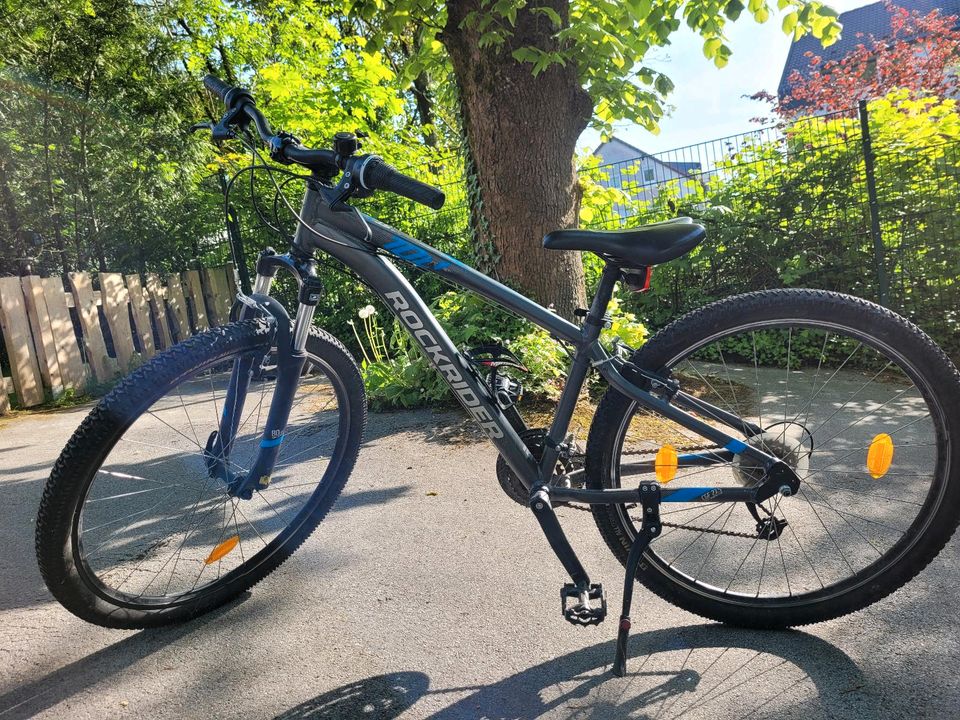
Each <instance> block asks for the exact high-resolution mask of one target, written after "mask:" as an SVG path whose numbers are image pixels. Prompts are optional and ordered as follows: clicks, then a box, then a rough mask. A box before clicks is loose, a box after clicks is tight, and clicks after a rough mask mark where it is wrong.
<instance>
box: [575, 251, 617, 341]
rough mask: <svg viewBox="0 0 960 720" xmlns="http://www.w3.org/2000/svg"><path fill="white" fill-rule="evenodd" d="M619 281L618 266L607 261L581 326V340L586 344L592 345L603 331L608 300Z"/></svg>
mask: <svg viewBox="0 0 960 720" xmlns="http://www.w3.org/2000/svg"><path fill="white" fill-rule="evenodd" d="M619 279H620V266H619V265H614V264H613V263H612V262H610V261H609V260H608V261H607V264H606V265H604V266H603V273H602V274H601V275H600V283H599V284H598V285H597V292H596V294H595V295H594V296H593V302H592V303H590V310H589V312H587V317H586V318H585V319H584V324H583V339H584V341H585V342H586V343H587V344H590V343H592V342H593V341H594V340H596V339H597V338H598V337H600V331H601V330H602V329H603V318H604V316H605V315H606V314H607V307H608V306H609V305H610V299H611V298H612V297H613V289H614V287H615V286H616V284H617V280H619Z"/></svg>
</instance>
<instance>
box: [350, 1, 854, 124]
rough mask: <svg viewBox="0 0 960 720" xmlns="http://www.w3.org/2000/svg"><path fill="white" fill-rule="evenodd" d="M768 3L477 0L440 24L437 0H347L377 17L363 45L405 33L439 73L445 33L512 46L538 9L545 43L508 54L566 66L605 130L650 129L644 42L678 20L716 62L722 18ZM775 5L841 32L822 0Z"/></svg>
mask: <svg viewBox="0 0 960 720" xmlns="http://www.w3.org/2000/svg"><path fill="white" fill-rule="evenodd" d="M773 5H774V3H768V2H767V1H766V0H749V1H748V2H746V3H744V2H741V1H740V0H692V1H691V0H666V1H665V2H653V0H629V1H627V2H607V1H606V0H570V2H560V3H557V2H545V1H543V0H481V2H479V3H477V6H478V8H477V9H476V10H474V11H472V12H470V13H468V14H467V16H466V18H465V20H464V22H463V25H462V26H461V27H456V28H451V27H447V5H446V3H445V2H441V1H439V0H353V2H352V4H351V5H350V9H351V12H352V13H355V14H356V15H357V16H359V17H360V18H362V19H363V20H364V21H365V22H371V23H375V24H376V29H377V30H378V32H375V33H373V35H372V37H371V38H370V40H369V43H370V45H369V46H368V47H370V48H377V47H379V46H380V45H381V44H383V43H387V42H389V41H390V38H392V37H394V36H395V35H397V34H404V33H406V34H409V33H413V34H414V35H415V36H416V37H417V38H418V43H417V52H416V54H415V55H414V57H413V59H412V66H413V67H416V68H427V69H429V70H430V72H432V73H433V74H435V75H438V76H439V75H440V74H442V73H446V72H449V61H448V59H447V57H446V55H445V53H444V50H443V45H442V41H443V40H444V37H445V35H444V34H445V33H456V32H461V31H463V30H466V29H470V30H473V31H476V32H478V33H479V34H480V38H479V48H480V49H481V50H482V51H484V52H498V51H499V50H501V49H503V48H506V47H508V46H512V45H513V44H512V43H508V42H507V41H508V39H509V38H511V36H512V34H513V29H514V27H515V26H516V24H517V16H518V13H520V12H525V11H526V12H533V13H536V14H538V15H540V16H541V17H542V22H543V23H544V24H546V26H547V27H549V28H550V29H551V30H552V32H549V33H546V39H547V42H543V43H534V44H529V45H521V46H520V47H517V48H516V49H513V50H511V51H510V52H511V53H512V56H513V59H514V60H516V61H517V62H520V63H524V64H526V65H529V66H530V71H531V73H532V74H534V75H539V74H541V73H543V72H545V71H546V70H547V69H548V68H549V67H551V66H552V65H563V66H567V65H569V64H573V65H574V66H575V67H576V68H577V71H578V75H579V78H580V82H581V83H582V85H583V87H585V88H586V89H587V90H588V91H589V93H590V96H591V100H592V101H593V105H594V111H595V116H594V123H595V125H596V126H597V127H599V128H603V129H606V130H609V129H610V127H611V124H612V123H613V122H614V121H615V120H630V121H633V122H636V123H639V124H641V125H643V126H644V127H647V128H650V129H655V128H656V126H657V123H658V121H659V120H660V118H661V117H662V116H663V107H664V104H665V100H666V97H667V96H668V95H669V93H670V92H671V91H672V90H673V82H672V81H671V80H670V78H669V77H668V76H667V75H666V74H664V73H663V72H661V71H660V70H657V69H656V68H654V67H652V66H651V65H648V64H647V63H646V62H645V61H646V60H647V56H648V55H649V54H650V51H651V50H653V49H655V48H659V47H664V46H666V45H668V44H669V42H670V37H671V36H672V35H673V33H675V32H676V31H677V30H678V29H679V28H680V25H681V23H684V24H686V25H687V27H689V28H690V29H692V30H693V31H695V32H697V33H698V34H699V35H700V36H701V37H702V38H703V54H704V57H706V58H707V59H708V60H711V61H713V63H714V64H715V65H716V66H717V67H723V66H724V65H726V64H727V62H728V60H729V58H730V56H731V54H732V50H731V49H730V47H729V46H728V45H727V38H726V35H725V30H726V26H727V24H728V23H730V22H734V21H736V20H738V19H739V18H740V17H741V16H742V15H743V14H744V12H746V13H747V14H748V15H750V16H752V18H753V19H754V20H755V21H756V22H759V23H763V22H766V21H767V19H768V18H769V17H770V14H771V11H773V9H774V8H773ZM775 5H776V9H778V10H781V11H784V10H786V11H788V12H787V13H786V15H785V16H784V20H783V29H784V31H785V32H786V33H789V34H792V35H793V36H794V37H800V36H802V35H804V34H806V33H807V32H811V33H813V34H814V36H815V37H817V38H820V39H821V40H822V41H823V42H824V44H830V43H832V42H834V41H835V40H836V38H837V37H839V34H840V25H839V23H838V22H837V20H836V18H837V14H836V13H835V12H834V11H833V10H831V9H830V8H829V7H827V6H826V5H824V4H822V3H820V2H818V1H816V0H811V1H808V0H777V2H776V3H775Z"/></svg>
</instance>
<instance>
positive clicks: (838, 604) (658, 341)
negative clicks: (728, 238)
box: [586, 289, 960, 628]
mask: <svg viewBox="0 0 960 720" xmlns="http://www.w3.org/2000/svg"><path fill="white" fill-rule="evenodd" d="M791 319H804V320H808V321H817V322H830V323H834V324H837V325H839V326H843V327H846V328H848V329H856V330H857V331H858V332H860V333H861V334H863V335H864V336H866V337H869V338H872V339H873V340H875V341H876V342H877V343H878V344H880V345H883V346H885V347H893V348H896V350H897V352H899V353H900V355H902V357H903V358H905V359H906V361H907V362H908V363H909V364H910V366H911V367H912V368H913V370H914V371H915V372H916V373H917V374H918V376H919V377H918V379H919V380H920V382H921V383H922V385H923V387H922V388H920V389H921V391H922V392H923V393H924V395H925V398H926V400H927V401H928V403H931V402H932V403H933V405H934V406H936V408H937V409H938V412H939V413H940V416H941V421H942V430H943V437H942V438H938V442H937V445H938V453H939V455H938V457H939V458H941V459H942V464H940V465H939V466H938V471H937V474H936V477H935V478H934V481H933V482H932V483H931V490H930V493H931V495H930V498H932V497H933V494H934V492H935V491H936V497H937V502H936V503H931V504H930V507H929V509H928V510H927V511H926V518H925V520H926V521H925V522H924V523H919V522H918V521H915V522H914V523H913V524H912V525H911V526H910V528H909V530H908V532H907V533H905V535H904V538H903V539H902V541H901V542H899V543H897V544H896V545H895V546H894V547H892V548H891V549H890V550H888V552H887V553H886V554H885V555H883V558H886V557H887V556H894V555H895V556H896V557H895V558H894V559H892V560H891V561H890V562H889V563H886V564H885V565H884V566H883V568H882V571H877V568H873V566H869V567H867V568H864V569H863V570H861V571H860V572H858V573H856V574H854V575H852V576H851V577H850V578H848V580H847V581H846V582H845V583H841V584H840V585H838V586H837V587H833V588H832V589H831V590H830V591H829V592H822V593H817V592H813V593H809V594H808V596H805V597H802V598H799V599H789V598H788V599H783V600H780V601H773V600H770V599H767V598H758V599H757V600H756V601H751V599H749V598H748V599H744V598H742V597H738V598H737V599H736V600H735V601H734V600H731V599H729V598H724V597H722V593H720V594H711V593H710V592H707V591H706V590H705V589H704V588H701V587H697V586H695V585H694V584H693V583H690V582H688V581H687V580H684V579H682V578H680V577H679V575H678V574H677V573H673V572H671V571H670V569H669V568H668V567H666V563H665V561H664V560H662V559H660V558H658V557H657V556H656V542H655V543H654V544H653V545H652V546H651V548H650V549H648V551H647V552H646V553H645V555H644V557H643V560H642V561H641V566H640V569H639V570H638V573H637V580H638V581H640V582H641V583H642V584H643V585H645V586H646V587H647V588H648V589H650V590H651V591H652V592H654V593H655V594H657V595H658V596H660V597H661V598H663V599H664V600H666V601H668V602H670V603H672V604H674V605H677V606H679V607H681V608H683V609H685V610H687V611H689V612H692V613H694V614H697V615H700V616H703V617H706V618H709V619H712V620H716V621H719V622H723V623H728V624H732V625H736V626H740V627H749V628H785V627H790V626H798V625H805V624H809V623H815V622H822V621H824V620H829V619H832V618H837V617H841V616H843V615H846V614H848V613H851V612H855V611H857V610H860V609H863V608H865V607H867V606H868V605H871V604H872V603H875V602H877V601H878V600H880V599H882V598H884V597H886V596H887V595H889V594H891V593H892V592H894V591H896V590H897V589H899V588H900V587H902V586H903V585H904V584H905V583H907V582H908V581H909V580H911V579H912V578H913V577H914V576H916V575H917V573H919V572H920V571H921V570H922V569H923V568H925V567H926V566H927V565H928V564H929V563H930V562H931V561H932V560H933V559H934V557H936V555H937V554H938V553H939V552H940V551H941V550H942V549H943V547H944V546H945V544H946V543H947V542H948V540H949V539H950V537H951V536H952V535H953V533H954V531H955V530H956V528H957V525H958V522H960V513H958V512H957V510H958V508H960V435H958V432H960V403H958V402H957V399H958V398H960V375H958V373H957V369H956V367H954V365H953V363H952V362H951V361H950V359H949V358H948V357H947V356H946V355H945V354H944V353H943V351H942V350H941V349H940V348H939V347H938V346H937V345H936V344H935V343H934V342H933V340H932V339H931V338H930V337H929V336H927V335H926V334H924V333H923V332H922V331H921V330H920V329H919V328H917V327H916V326H915V325H913V324H912V323H910V322H909V321H907V320H906V319H904V318H903V317H901V316H899V315H897V314H895V313H893V312H892V311H890V310H888V309H886V308H883V307H881V306H879V305H876V304H874V303H871V302H868V301H866V300H863V299H860V298H856V297H852V296H848V295H842V294H838V293H832V292H826V291H818V290H795V289H790V290H770V291H760V292H754V293H749V294H745V295H740V296H734V297H731V298H728V299H725V300H721V301H719V302H716V303H713V304H710V305H708V306H705V307H703V308H701V309H698V310H694V311H693V312H691V313H689V314H687V315H685V316H683V317H682V318H680V319H678V320H676V321H674V322H673V323H671V324H670V325H668V326H667V327H665V328H664V329H663V330H661V331H660V332H658V333H657V334H656V335H655V336H654V337H653V338H651V339H650V340H649V341H648V342H647V343H646V344H645V345H644V346H643V347H642V348H641V349H640V350H639V351H638V352H637V353H636V354H635V355H634V357H633V362H634V363H636V364H637V365H638V366H640V367H644V368H649V369H651V370H655V371H658V372H661V373H663V372H667V371H668V369H669V365H670V364H671V362H672V361H673V360H674V359H675V358H679V357H683V356H684V355H685V353H688V352H689V351H690V348H695V347H697V346H698V343H703V342H704V338H706V337H708V336H717V335H718V334H721V333H723V332H725V331H732V329H734V328H737V327H745V326H749V325H750V324H751V323H762V322H775V321H788V320H791ZM918 387H919V386H918ZM632 407H633V403H632V401H631V400H629V399H628V398H627V397H626V396H624V395H622V394H621V393H619V392H617V391H616V390H613V389H610V390H608V391H607V392H606V394H605V395H604V397H603V398H602V400H601V403H600V405H599V407H598V410H597V413H596V416H595V418H594V420H593V423H592V425H591V428H590V433H589V438H588V443H587V451H586V479H587V484H588V486H589V487H593V488H602V487H612V486H614V485H615V480H614V479H613V475H614V473H613V472H612V468H613V467H614V465H613V464H614V463H615V462H616V461H617V458H616V457H615V454H616V453H617V452H618V450H617V443H618V439H617V434H618V431H617V429H618V428H621V427H623V426H624V423H625V416H626V415H627V413H629V412H632ZM628 421H629V419H627V422H628ZM924 507H926V505H924ZM593 516H594V520H595V522H596V525H597V527H598V529H599V530H600V533H601V535H602V537H603V539H604V540H605V542H606V544H607V545H608V547H609V548H610V550H611V551H612V552H613V553H614V555H615V556H616V557H617V558H618V559H619V560H620V562H621V563H625V562H626V558H627V554H628V552H629V549H630V546H631V543H632V537H633V529H631V528H629V527H627V523H626V522H624V518H625V517H627V516H626V513H625V510H624V506H622V505H620V506H593ZM919 517H920V516H919V515H918V519H919ZM748 554H749V553H748ZM877 562H879V560H878V561H877ZM868 570H869V573H868V572H867V571H868ZM758 594H759V590H758Z"/></svg>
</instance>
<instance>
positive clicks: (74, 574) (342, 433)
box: [36, 320, 366, 628]
mask: <svg viewBox="0 0 960 720" xmlns="http://www.w3.org/2000/svg"><path fill="white" fill-rule="evenodd" d="M270 338H271V333H270V326H269V324H268V323H267V322H266V321H264V320H247V321H241V322H237V323H232V324H230V325H226V326H222V327H218V328H214V329H212V330H209V331H207V332H204V333H200V334H198V335H195V336H193V337H191V338H189V339H187V340H185V341H184V342H182V343H180V344H178V345H175V346H174V347H172V348H170V349H169V350H167V351H165V352H163V353H161V354H159V355H157V356H156V357H154V358H153V359H152V360H150V361H149V362H147V363H146V364H144V365H143V366H141V367H140V368H138V369H137V370H136V371H135V372H133V373H132V374H131V375H129V376H128V377H127V378H125V379H124V380H122V381H121V382H120V383H119V384H118V385H117V386H116V387H115V388H114V389H113V390H112V391H111V392H110V393H109V394H107V395H106V396H105V397H104V398H102V399H101V400H100V402H98V403H97V405H96V406H95V407H94V408H93V410H91V412H90V413H89V415H87V417H86V418H85V419H84V420H83V422H82V423H81V425H80V426H79V428H78V429H77V430H76V431H75V432H74V434H73V436H72V437H71V438H70V440H69V441H68V443H67V444H66V447H65V448H64V450H63V451H62V453H61V454H60V456H59V458H58V459H57V461H56V463H55V465H54V467H53V470H52V472H51V474H50V477H49V479H48V480H47V483H46V485H45V487H44V491H43V496H42V499H41V502H40V508H39V512H38V515H37V525H36V551H37V559H38V563H39V567H40V573H41V575H42V576H43V579H44V582H45V583H46V585H47V587H48V588H49V589H50V592H51V593H52V594H53V596H54V597H55V598H56V599H57V600H58V601H59V602H60V603H61V604H62V605H63V606H64V607H65V608H66V609H67V610H69V611H70V612H72V613H73V614H75V615H77V616H78V617H80V618H82V619H84V620H87V621H89V622H91V623H94V624H96V625H101V626H104V627H111V628H145V627H152V626H158V625H164V624H169V623H174V622H181V621H185V620H189V619H190V618H193V617H196V616H198V615H201V614H203V613H205V612H208V611H210V610H213V609H214V608H216V607H219V606H221V605H223V604H224V603H227V602H229V601H230V600H232V599H233V598H235V597H236V596H238V595H239V594H240V593H242V592H244V591H246V590H248V589H250V588H251V587H253V586H254V585H256V584H257V583H258V582H260V581H261V580H262V579H263V578H265V577H266V576H267V575H269V574H270V573H271V572H273V571H274V570H275V569H276V568H277V567H279V566H280V564H281V563H283V562H284V560H286V559H287V558H288V557H289V556H290V555H291V554H293V552H294V551H295V550H296V549H297V548H298V547H299V546H300V545H301V544H302V543H303V542H304V540H306V539H307V537H309V535H310V534H311V533H312V532H313V530H314V529H315V528H316V527H317V525H318V524H319V523H320V522H321V520H323V518H324V517H325V516H326V514H327V513H328V512H329V510H330V508H331V507H332V505H333V504H334V502H335V501H336V499H337V497H338V496H339V494H340V492H341V490H342V489H343V486H344V484H345V483H346V481H347V478H348V477H349V475H350V472H351V471H352V469H353V466H354V464H355V462H356V458H357V454H358V452H359V448H360V443H361V439H362V435H363V429H364V425H365V422H366V399H365V394H364V388H363V381H362V379H361V376H360V372H359V369H358V368H357V364H356V362H355V361H354V360H353V358H352V357H351V356H350V354H349V352H347V350H346V349H345V348H344V347H343V345H342V344H341V343H340V342H339V341H338V340H337V339H336V338H334V337H333V336H331V335H329V334H328V333H326V332H324V331H323V330H320V329H318V328H312V329H311V331H310V335H309V338H308V341H307V348H306V350H307V353H308V355H309V356H313V357H314V358H318V359H319V360H320V361H322V363H323V365H324V367H325V368H326V370H327V373H328V375H329V376H330V377H331V380H332V381H333V382H335V383H337V384H338V391H337V394H338V396H339V401H340V412H341V416H342V417H343V416H345V422H344V425H343V427H342V429H341V428H339V427H338V431H339V432H338V437H337V440H336V443H337V445H336V453H335V456H333V455H332V456H331V460H330V463H329V465H328V467H327V470H326V472H325V473H324V476H323V478H321V479H320V480H318V489H317V490H316V491H314V493H313V495H311V496H310V498H309V501H308V504H307V505H305V506H304V512H302V513H300V514H298V516H297V517H298V518H300V520H299V522H298V523H297V525H296V527H293V524H291V525H290V526H288V527H286V528H285V529H284V530H282V531H281V532H280V533H279V534H278V535H277V537H276V538H275V540H274V541H273V542H271V543H270V544H269V545H268V546H267V547H264V548H263V549H262V550H261V551H260V552H258V553H256V554H255V555H251V556H250V558H248V559H244V562H243V563H242V564H241V565H240V566H239V567H237V568H236V569H235V570H234V571H232V572H230V573H228V574H226V575H224V577H223V582H221V581H220V577H219V573H218V578H217V581H216V583H215V584H214V586H213V587H211V588H210V589H209V590H207V591H205V592H202V593H199V594H197V595H196V596H192V597H189V598H186V599H185V600H183V601H178V602H175V603H170V604H169V605H167V606H159V607H158V606H154V605H150V606H147V605H143V606H137V605H136V603H127V602H120V601H118V600H116V599H115V598H112V597H110V596H109V595H105V593H104V592H103V591H102V589H101V588H98V587H97V585H96V583H95V582H93V581H92V579H91V578H90V577H89V573H87V572H85V571H84V565H83V563H84V558H82V557H81V556H80V554H79V553H80V550H79V547H78V546H79V545H80V543H79V542H78V535H77V527H78V524H79V518H80V515H81V511H82V508H83V506H84V498H85V496H86V494H87V492H88V490H89V488H90V486H91V484H92V482H93V479H94V477H95V475H96V473H97V471H98V469H99V468H100V467H101V464H102V463H103V462H104V460H105V458H107V457H108V455H109V453H110V451H111V449H112V448H113V446H114V445H115V444H116V443H117V442H119V440H120V438H121V437H122V436H123V434H124V432H125V431H126V430H127V429H128V428H129V427H131V425H133V423H134V422H135V420H136V419H137V418H138V417H139V416H140V415H141V414H143V413H145V412H146V411H147V410H148V409H149V408H150V407H151V403H153V402H154V401H155V400H157V399H158V398H161V397H163V396H164V393H166V392H167V391H169V390H170V389H171V388H175V387H177V385H178V383H180V382H182V381H185V379H187V378H189V377H191V376H192V375H193V373H194V372H195V371H196V370H197V369H198V368H202V367H206V366H210V365H212V364H216V363H218V362H221V361H229V360H230V359H231V358H233V357H236V356H240V355H242V354H246V353H250V352H256V351H264V352H268V351H269V349H270ZM321 489H322V490H323V492H320V490H321Z"/></svg>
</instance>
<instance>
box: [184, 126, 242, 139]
mask: <svg viewBox="0 0 960 720" xmlns="http://www.w3.org/2000/svg"><path fill="white" fill-rule="evenodd" d="M200 130H209V131H210V138H211V139H212V140H233V139H234V138H236V137H237V134H236V133H235V132H234V131H233V130H231V129H230V128H229V127H228V126H227V125H226V124H224V123H223V122H219V123H217V124H214V123H212V122H199V123H194V124H193V125H191V126H190V129H189V131H188V132H189V133H190V134H191V135H192V134H193V133H195V132H199V131H200Z"/></svg>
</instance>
